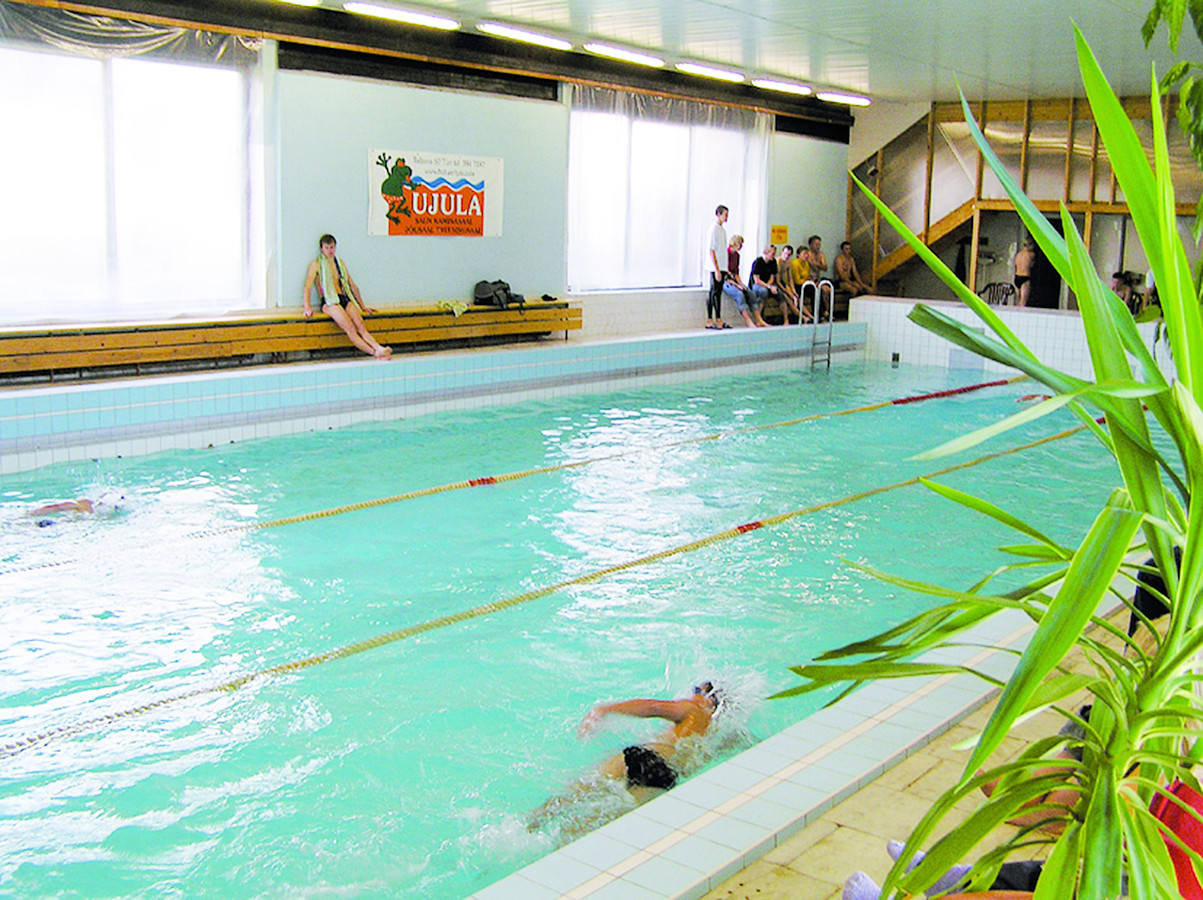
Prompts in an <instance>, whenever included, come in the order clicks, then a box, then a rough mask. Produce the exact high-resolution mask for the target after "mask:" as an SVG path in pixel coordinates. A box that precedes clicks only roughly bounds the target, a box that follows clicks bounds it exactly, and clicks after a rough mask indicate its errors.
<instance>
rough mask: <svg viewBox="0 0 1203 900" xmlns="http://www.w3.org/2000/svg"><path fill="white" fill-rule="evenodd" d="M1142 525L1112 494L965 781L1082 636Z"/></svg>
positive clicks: (1030, 645) (1001, 703)
mask: <svg viewBox="0 0 1203 900" xmlns="http://www.w3.org/2000/svg"><path fill="white" fill-rule="evenodd" d="M1139 527H1140V515H1139V514H1138V513H1136V512H1134V511H1133V510H1132V508H1131V505H1130V503H1129V502H1128V500H1127V497H1126V496H1125V495H1123V493H1122V492H1116V493H1115V494H1113V495H1112V497H1111V500H1110V501H1109V502H1108V504H1107V506H1106V507H1104V509H1103V511H1102V512H1101V513H1099V516H1098V518H1096V519H1095V522H1094V525H1093V526H1091V529H1090V531H1089V532H1088V533H1087V535H1086V538H1085V539H1084V540H1083V542H1082V546H1081V547H1080V548H1079V550H1078V552H1077V553H1076V554H1074V559H1073V562H1072V563H1070V566H1069V571H1068V572H1067V573H1066V575H1065V581H1064V582H1063V583H1062V585H1061V589H1060V590H1059V591H1057V596H1056V597H1055V598H1054V599H1053V602H1052V605H1051V606H1050V607H1049V609H1048V612H1047V613H1046V614H1045V615H1044V616H1043V617H1042V618H1041V620H1040V622H1039V624H1038V625H1037V626H1036V633H1035V634H1034V635H1033V636H1032V639H1031V641H1029V643H1028V646H1027V649H1026V650H1024V653H1023V656H1022V657H1021V658H1020V660H1019V664H1018V665H1017V666H1016V667H1015V672H1014V674H1013V675H1012V676H1011V678H1010V680H1009V681H1008V682H1007V686H1006V687H1005V688H1004V689H1003V693H1002V696H1001V697H1000V698H999V700H998V704H997V705H996V706H995V708H994V712H993V713H992V714H991V716H990V719H989V722H988V723H987V725H986V728H985V731H984V732H983V734H982V740H981V742H980V743H979V744H978V747H977V749H976V750H975V751H974V752H973V755H972V756H971V758H970V759H969V762H968V763H967V764H966V766H965V772H964V774H963V775H962V777H961V780H962V782H964V781H966V780H968V779H969V778H970V777H971V776H972V774H973V772H974V771H976V770H977V769H978V768H979V767H980V766H981V765H982V764H983V763H985V761H986V760H987V759H988V758H989V756H990V754H991V753H993V752H994V750H995V749H996V748H997V747H998V745H999V743H1000V742H1001V741H1002V739H1003V738H1004V737H1005V736H1006V734H1007V732H1008V731H1009V730H1010V727H1011V723H1012V722H1013V721H1014V720H1015V718H1016V716H1018V715H1019V714H1020V713H1021V712H1022V711H1023V710H1024V709H1025V708H1026V706H1027V704H1028V702H1029V700H1030V699H1031V697H1032V696H1033V695H1034V694H1035V693H1036V691H1037V690H1038V689H1039V687H1040V684H1041V682H1043V681H1044V678H1045V676H1047V675H1048V673H1049V672H1050V671H1052V668H1053V666H1055V665H1056V664H1057V662H1059V661H1060V660H1061V659H1062V658H1063V657H1064V656H1065V653H1066V651H1068V650H1069V647H1070V646H1071V645H1072V644H1073V643H1074V641H1075V640H1076V638H1077V637H1078V636H1079V635H1080V634H1081V633H1082V630H1083V629H1084V628H1085V626H1086V623H1087V622H1088V621H1090V618H1091V616H1092V615H1093V613H1094V610H1095V607H1096V606H1097V605H1098V602H1099V600H1100V599H1101V598H1102V596H1103V595H1104V594H1105V593H1106V592H1107V590H1108V588H1109V587H1110V584H1111V579H1112V578H1114V577H1115V573H1116V571H1117V570H1118V569H1119V566H1120V563H1121V562H1122V561H1123V557H1124V553H1125V552H1126V551H1127V548H1128V544H1129V542H1130V541H1131V539H1132V536H1133V535H1134V534H1135V533H1136V531H1137V529H1138V528H1139Z"/></svg>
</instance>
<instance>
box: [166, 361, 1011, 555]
mask: <svg viewBox="0 0 1203 900" xmlns="http://www.w3.org/2000/svg"><path fill="white" fill-rule="evenodd" d="M1025 378H1027V376H1026V375H1017V376H1015V377H1013V378H1004V379H1001V380H998V381H986V382H982V383H981V384H970V385H966V386H965V387H959V388H949V389H947V390H943V391H933V392H931V393H928V394H917V395H915V396H913V397H900V398H898V399H894V400H882V401H881V402H879V403H871V404H869V405H867V406H857V407H853V408H852V409H843V410H837V411H836V412H826V413H814V414H813V415H809V416H803V417H802V418H800V419H788V420H786V421H784V422H771V423H769V424H768V425H749V426H748V427H746V428H735V429H732V430H730V431H720V432H716V433H715V434H707V435H704V436H702V437H696V438H684V439H682V440H679V441H670V442H668V443H665V444H650V445H648V446H646V447H637V448H635V449H633V450H622V451H619V452H618V453H609V454H606V455H605V456H591V457H589V458H588V459H579V460H576V461H575V462H567V463H558V464H557V465H554V466H539V467H538V468H535V469H523V470H522V471H520V472H507V473H505V474H503V475H486V476H484V477H483V478H470V479H468V480H467V481H455V482H452V483H451V484H441V485H437V486H435V487H428V488H421V489H419V490H416V491H406V492H405V493H404V494H394V495H393V496H391V497H380V498H378V499H376V500H364V501H363V502H361V503H350V504H347V505H346V506H335V507H332V508H330V509H322V510H318V511H317V512H311V513H302V514H301V515H296V516H285V517H283V518H280V519H271V520H269V521H267V522H246V523H242V524H239V525H230V526H227V527H224V528H215V529H211V530H208V531H197V532H194V533H192V534H190V535H188V537H189V538H198V537H213V536H216V535H220V534H231V533H235V532H239V531H261V530H263V529H265V528H278V527H279V526H281V525H295V524H297V523H298V522H312V521H314V520H315V519H325V518H329V517H330V516H339V515H342V514H343V513H349V512H357V511H359V510H361V509H372V508H374V507H377V506H387V505H389V504H391V503H400V502H402V501H404V500H415V499H417V498H419V497H430V496H432V495H434V494H443V493H447V492H448V491H458V490H462V489H464V488H474V487H483V486H485V485H490V484H504V483H506V482H509V481H518V480H520V479H523V478H530V477H531V476H532V475H546V474H548V473H551V472H560V471H564V470H567V469H577V468H580V467H582V466H589V465H593V464H594V463H599V462H607V461H610V460H615V459H622V458H623V457H625V456H634V455H636V454H639V453H648V452H650V451H654V450H669V449H672V448H673V447H684V446H686V445H688V444H702V443H705V442H707V441H717V440H720V439H721V438H725V437H731V436H733V435H737V434H750V433H753V432H757V431H768V430H769V429H772V428H788V427H792V426H794V425H802V424H804V423H806V422H813V421H816V420H818V419H834V418H836V417H838V416H848V415H853V414H855V413H863V412H872V411H873V410H875V409H884V408H885V407H887V406H901V405H904V404H907V403H919V402H922V401H924V400H936V399H939V398H941V397H953V396H956V395H957V394H968V393H971V392H973V391H980V390H983V389H984V388H989V387H1000V386H1002V385H1005V384H1012V383H1014V382H1016V381H1022V380H1024V379H1025Z"/></svg>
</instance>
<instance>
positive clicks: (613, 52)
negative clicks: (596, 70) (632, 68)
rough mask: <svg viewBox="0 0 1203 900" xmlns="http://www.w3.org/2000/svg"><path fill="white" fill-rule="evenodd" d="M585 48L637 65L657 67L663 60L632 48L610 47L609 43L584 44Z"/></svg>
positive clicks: (662, 63) (600, 54) (599, 54)
mask: <svg viewBox="0 0 1203 900" xmlns="http://www.w3.org/2000/svg"><path fill="white" fill-rule="evenodd" d="M585 49H586V50H588V51H589V52H590V53H596V54H597V55H598V56H608V57H610V59H620V60H622V61H623V62H629V63H634V64H635V65H637V66H651V67H652V68H653V69H659V68H660V67H661V66H663V65H664V60H662V59H660V58H659V57H656V56H649V55H648V54H646V53H636V52H635V51H633V50H623V49H622V48H621V47H611V46H610V45H609V44H586V45H585Z"/></svg>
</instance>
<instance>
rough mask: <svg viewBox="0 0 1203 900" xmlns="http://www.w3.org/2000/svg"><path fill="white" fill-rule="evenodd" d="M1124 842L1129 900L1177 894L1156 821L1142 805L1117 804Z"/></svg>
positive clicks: (1172, 869)
mask: <svg viewBox="0 0 1203 900" xmlns="http://www.w3.org/2000/svg"><path fill="white" fill-rule="evenodd" d="M1120 814H1121V816H1122V817H1123V826H1124V839H1125V840H1124V843H1125V845H1126V847H1127V850H1128V857H1129V860H1130V864H1129V866H1128V896H1129V897H1130V898H1131V900H1159V898H1162V897H1173V896H1174V895H1175V894H1176V893H1177V892H1178V879H1177V877H1176V875H1175V874H1174V864H1173V861H1172V860H1171V859H1170V854H1169V850H1167V849H1166V846H1165V841H1163V840H1162V839H1161V832H1160V830H1158V828H1157V821H1156V819H1154V818H1153V816H1152V815H1150V814H1149V813H1148V811H1147V810H1145V809H1144V808H1143V807H1142V806H1140V805H1139V803H1137V804H1132V803H1123V804H1121V805H1120Z"/></svg>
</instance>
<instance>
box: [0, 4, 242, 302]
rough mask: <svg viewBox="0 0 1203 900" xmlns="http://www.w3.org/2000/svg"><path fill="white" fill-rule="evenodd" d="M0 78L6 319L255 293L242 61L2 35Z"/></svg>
mask: <svg viewBox="0 0 1203 900" xmlns="http://www.w3.org/2000/svg"><path fill="white" fill-rule="evenodd" d="M0 24H2V23H0ZM108 49H111V48H108ZM174 55H175V56H179V55H180V54H179V53H178V51H177V52H176V53H175V54H174ZM97 57H99V58H97ZM164 57H165V58H164ZM0 83H3V84H4V86H5V88H4V90H3V91H0V122H4V123H5V129H4V130H5V134H6V139H5V140H4V141H0V171H3V172H4V173H5V177H4V178H3V179H0V209H2V210H4V214H3V215H2V216H0V242H3V245H4V247H5V248H6V251H7V252H6V254H5V256H6V260H7V263H6V265H5V267H4V275H3V276H0V280H2V281H3V284H4V289H3V290H0V321H4V322H19V321H39V320H55V319H60V320H67V319H77V320H78V319H81V318H82V319H105V318H108V319H112V318H121V317H137V316H145V315H148V314H179V313H192V314H206V313H208V314H212V313H214V312H221V311H226V310H229V309H232V308H246V307H248V306H252V305H262V304H263V299H262V296H261V293H262V288H261V287H258V286H256V287H254V288H252V284H253V283H254V282H255V281H261V279H252V277H251V268H252V266H251V255H252V253H251V249H252V245H253V244H254V241H253V240H252V237H251V233H252V231H253V230H254V229H255V227H256V225H255V223H256V221H257V215H256V213H255V207H256V203H257V201H255V200H254V199H253V198H254V195H255V193H256V192H255V191H253V190H252V189H251V181H252V179H251V176H250V171H251V166H250V165H249V164H248V158H249V145H250V141H249V134H250V131H251V129H250V128H249V125H248V122H249V96H250V76H249V68H248V67H246V66H245V65H243V66H233V67H230V66H228V65H226V66H218V65H214V64H212V63H208V64H201V63H198V62H196V61H193V60H187V59H186V60H185V61H180V60H178V59H176V58H173V56H172V55H171V54H163V53H161V54H159V56H141V55H139V56H126V55H121V54H120V53H94V52H93V53H87V54H85V53H81V54H79V55H66V54H64V53H62V52H60V51H57V50H51V49H48V48H41V47H33V46H29V45H28V44H23V43H11V44H0Z"/></svg>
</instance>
